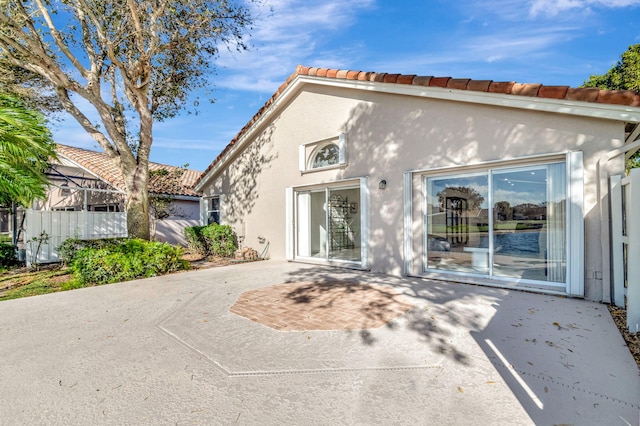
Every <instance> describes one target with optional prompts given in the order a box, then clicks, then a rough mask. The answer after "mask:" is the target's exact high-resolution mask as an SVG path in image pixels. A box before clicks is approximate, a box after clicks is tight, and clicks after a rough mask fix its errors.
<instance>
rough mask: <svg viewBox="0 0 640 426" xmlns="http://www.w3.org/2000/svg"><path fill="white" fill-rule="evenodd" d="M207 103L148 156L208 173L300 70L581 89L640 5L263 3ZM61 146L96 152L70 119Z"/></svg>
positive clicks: (639, 32)
mask: <svg viewBox="0 0 640 426" xmlns="http://www.w3.org/2000/svg"><path fill="white" fill-rule="evenodd" d="M255 13H256V15H257V16H258V17H259V18H258V21H257V24H256V26H255V28H254V31H253V33H252V37H251V43H252V45H253V47H252V49H251V50H250V51H247V52H242V53H237V52H235V50H233V49H232V50H233V52H227V51H226V50H224V49H223V52H222V54H221V56H220V57H219V58H218V60H217V61H216V65H217V68H218V70H217V74H216V75H214V76H212V79H211V84H212V87H213V88H214V91H213V97H214V98H215V100H216V102H215V103H214V104H212V105H210V104H208V103H206V102H201V104H200V105H201V106H200V107H199V111H198V114H197V115H194V114H182V115H180V116H178V117H176V118H174V119H171V120H168V121H165V122H162V123H156V124H155V127H154V143H153V146H152V153H151V160H152V161H155V162H159V163H164V164H171V165H178V166H179V165H183V164H185V163H189V168H193V169H197V170H204V169H205V168H206V167H207V166H208V165H209V164H210V163H211V161H213V159H214V158H215V157H216V156H217V155H218V153H219V152H220V151H221V150H222V149H223V148H224V147H225V146H226V145H227V143H228V142H229V141H230V140H231V139H232V138H233V137H234V136H235V135H236V134H237V133H238V131H239V130H240V129H241V128H242V127H243V126H244V125H245V123H246V122H247V121H249V119H250V118H251V117H252V116H253V115H254V114H255V113H256V112H257V111H258V109H259V108H260V107H261V106H262V105H263V104H264V102H266V100H267V99H269V98H270V97H271V95H272V94H273V93H274V92H275V90H276V89H277V88H278V86H279V85H280V84H282V83H283V82H284V80H285V79H286V78H287V76H289V75H290V74H291V73H292V72H294V71H295V67H296V65H297V64H303V65H307V66H316V67H328V68H337V69H349V70H362V71H376V72H387V73H404V74H419V75H433V76H450V77H454V78H472V79H489V80H495V81H517V82H520V83H542V84H545V85H569V86H573V87H576V86H579V85H581V84H582V83H583V82H584V80H586V79H587V78H588V77H589V75H591V74H602V73H605V72H606V71H607V70H609V69H610V68H611V67H612V66H613V65H614V64H615V63H616V62H617V61H618V59H619V58H620V55H621V54H622V52H624V51H625V50H626V49H627V48H628V47H629V45H631V44H636V43H640V0H469V1H458V2H456V1H451V0H402V1H398V0H348V1H345V0H321V1H315V0H266V1H265V3H264V4H263V5H262V6H260V7H256V10H255ZM53 131H54V138H55V140H56V142H60V143H65V144H68V145H73V146H78V147H82V148H88V149H95V150H100V148H99V147H98V145H97V143H95V142H94V141H93V140H92V139H91V138H90V137H89V136H88V135H87V134H86V133H84V131H83V130H82V129H81V128H80V127H79V126H78V125H77V124H75V122H73V119H71V118H68V119H65V120H64V121H63V122H62V123H60V124H58V125H57V126H56V128H54V129H53Z"/></svg>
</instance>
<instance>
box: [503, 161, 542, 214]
mask: <svg viewBox="0 0 640 426" xmlns="http://www.w3.org/2000/svg"><path fill="white" fill-rule="evenodd" d="M500 201H508V202H509V204H511V205H512V206H517V205H519V204H527V203H529V204H542V203H544V202H546V201H547V172H546V169H537V168H536V169H529V170H526V171H518V172H504V173H494V175H493V203H494V204H495V203H498V202H500Z"/></svg>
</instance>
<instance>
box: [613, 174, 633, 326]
mask: <svg viewBox="0 0 640 426" xmlns="http://www.w3.org/2000/svg"><path fill="white" fill-rule="evenodd" d="M620 207H621V208H620ZM611 227H612V232H611V235H612V251H613V256H612V263H613V302H614V303H615V305H616V306H619V307H623V308H626V310H627V327H628V328H629V332H631V333H637V332H638V331H640V169H632V170H631V173H630V174H629V176H627V177H625V178H622V177H621V176H612V177H611Z"/></svg>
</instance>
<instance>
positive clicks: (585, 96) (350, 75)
mask: <svg viewBox="0 0 640 426" xmlns="http://www.w3.org/2000/svg"><path fill="white" fill-rule="evenodd" d="M297 76H312V77H323V78H327V79H344V80H356V81H371V82H381V83H390V84H405V85H412V86H428V87H440V88H446V89H455V90H467V91H474V92H488V93H500V94H505V95H513V96H528V97H535V98H546V99H564V100H568V101H578V102H593V103H600V104H610V105H626V106H633V107H640V92H635V91H631V90H602V89H594V88H572V87H569V86H543V85H542V84H523V83H516V82H513V81H508V82H499V81H492V80H472V79H468V78H451V77H433V76H419V75H413V74H411V75H404V74H388V73H377V72H371V71H352V70H336V69H328V68H316V67H307V66H303V65H298V66H297V67H296V70H295V71H294V72H293V74H291V75H290V76H289V77H288V78H287V79H286V80H285V82H284V83H283V84H282V85H281V86H280V87H279V88H278V90H276V92H275V93H274V94H273V95H272V96H271V98H269V100H267V102H266V103H265V104H264V105H263V106H262V108H260V110H259V111H258V112H257V113H256V114H255V115H254V116H253V118H251V120H249V122H248V123H247V124H245V126H244V127H243V128H242V129H241V130H240V132H238V134H237V135H236V136H235V137H234V138H233V139H232V140H231V142H229V144H228V145H227V146H226V147H225V148H224V149H223V150H222V152H220V154H219V155H218V156H217V157H216V159H215V160H214V161H213V162H212V163H211V164H210V165H209V167H207V169H206V170H205V171H204V173H202V176H201V178H200V179H203V178H204V177H205V176H206V175H207V173H209V171H210V170H211V169H212V168H213V167H214V166H215V165H216V164H217V163H218V162H219V161H220V160H221V159H222V158H223V157H224V155H225V154H226V153H227V152H228V151H229V150H230V149H231V148H233V146H234V145H235V144H236V143H237V142H238V141H239V140H240V138H242V136H243V135H244V134H245V133H246V132H247V131H248V130H249V129H250V128H251V126H253V124H254V123H255V122H256V121H258V119H260V117H261V116H262V115H263V114H264V113H265V111H266V110H267V109H268V108H269V107H270V106H271V105H272V104H273V103H274V102H275V101H276V100H277V99H278V97H279V96H280V95H281V94H282V92H284V90H285V89H286V88H287V86H288V85H289V84H290V83H291V82H292V81H293V80H294V79H295V78H296V77H297Z"/></svg>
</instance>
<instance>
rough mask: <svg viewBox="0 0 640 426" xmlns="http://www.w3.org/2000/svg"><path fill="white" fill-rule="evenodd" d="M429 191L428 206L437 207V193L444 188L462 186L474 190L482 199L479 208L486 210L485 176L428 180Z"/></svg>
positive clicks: (486, 183)
mask: <svg viewBox="0 0 640 426" xmlns="http://www.w3.org/2000/svg"><path fill="white" fill-rule="evenodd" d="M429 183H430V188H429V189H430V191H429V204H431V205H432V206H437V205H438V192H440V191H443V190H444V189H446V188H451V187H457V186H463V187H467V188H472V189H475V190H476V191H477V192H478V193H479V194H480V195H482V196H483V197H484V201H483V202H482V204H481V205H480V207H481V208H483V209H486V208H487V206H488V204H487V203H488V201H489V195H488V193H489V183H488V178H487V175H477V176H466V177H458V178H443V179H438V178H435V179H429Z"/></svg>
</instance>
